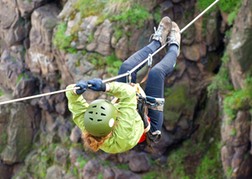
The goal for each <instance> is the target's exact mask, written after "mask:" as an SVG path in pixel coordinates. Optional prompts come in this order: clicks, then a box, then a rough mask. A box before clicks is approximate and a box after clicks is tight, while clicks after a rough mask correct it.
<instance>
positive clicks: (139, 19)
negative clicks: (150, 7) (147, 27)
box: [111, 4, 149, 28]
mask: <svg viewBox="0 0 252 179" xmlns="http://www.w3.org/2000/svg"><path fill="white" fill-rule="evenodd" d="M148 17H149V12H148V11H147V10H146V9H145V8H144V7H142V6H140V5H138V4H136V5H134V6H133V7H132V8H130V9H128V10H126V11H123V12H121V13H120V14H118V15H116V16H112V18H111V20H112V21H117V22H120V23H121V24H122V25H121V26H125V25H132V26H135V25H136V26H137V27H138V28H141V27H143V25H144V22H145V21H146V19H148Z"/></svg>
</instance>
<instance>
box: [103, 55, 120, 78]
mask: <svg viewBox="0 0 252 179" xmlns="http://www.w3.org/2000/svg"><path fill="white" fill-rule="evenodd" d="M106 63H107V66H108V73H109V74H112V75H117V73H118V69H119V68H120V66H121V65H122V61H121V60H120V59H118V58H117V57H116V56H115V54H112V55H110V56H107V57H106Z"/></svg>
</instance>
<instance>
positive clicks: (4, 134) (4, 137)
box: [0, 131, 8, 153]
mask: <svg viewBox="0 0 252 179" xmlns="http://www.w3.org/2000/svg"><path fill="white" fill-rule="evenodd" d="M7 139H8V135H7V132H6V131H2V132H1V135H0V140H1V142H0V144H1V145H0V153H1V152H2V151H3V149H4V148H5V145H6V144H7Z"/></svg>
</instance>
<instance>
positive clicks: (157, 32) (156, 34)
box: [149, 25, 164, 42]
mask: <svg viewBox="0 0 252 179" xmlns="http://www.w3.org/2000/svg"><path fill="white" fill-rule="evenodd" d="M163 28H164V27H163V26H162V25H159V26H158V29H157V28H156V27H154V33H153V34H151V36H150V39H149V42H150V41H151V39H152V37H154V38H156V37H157V38H158V39H159V40H160V39H162V38H161V36H162V31H163Z"/></svg>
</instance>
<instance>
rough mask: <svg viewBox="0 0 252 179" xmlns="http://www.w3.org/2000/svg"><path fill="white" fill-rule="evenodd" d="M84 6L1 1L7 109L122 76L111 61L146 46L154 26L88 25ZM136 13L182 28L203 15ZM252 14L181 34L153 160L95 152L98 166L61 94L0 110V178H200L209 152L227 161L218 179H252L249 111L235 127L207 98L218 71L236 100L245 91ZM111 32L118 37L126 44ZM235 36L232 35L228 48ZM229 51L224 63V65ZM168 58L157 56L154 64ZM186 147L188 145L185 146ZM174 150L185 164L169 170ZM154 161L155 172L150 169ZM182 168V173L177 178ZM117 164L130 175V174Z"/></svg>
mask: <svg viewBox="0 0 252 179" xmlns="http://www.w3.org/2000/svg"><path fill="white" fill-rule="evenodd" d="M78 2H80V1H79V0H69V1H56V0H55V1H47V0H36V1H33V0H32V1H22V0H17V1H13V0H12V1H6V0H0V55H1V59H0V63H1V65H0V74H1V78H0V86H1V89H2V90H1V93H2V95H1V98H0V99H1V101H7V100H9V99H12V98H19V97H24V96H31V95H35V94H41V93H46V92H52V91H56V90H59V89H64V88H65V87H66V86H67V85H68V84H71V83H75V82H77V81H78V80H80V79H82V80H87V79H90V78H93V77H100V78H108V77H110V76H111V74H110V73H108V71H111V67H114V68H117V66H113V65H112V64H107V60H108V58H107V57H111V56H113V57H116V58H117V59H119V61H123V60H125V59H126V58H127V57H129V56H130V55H131V54H132V53H134V52H135V51H136V50H138V49H140V48H141V47H143V46H144V45H146V44H147V43H148V40H149V36H150V35H151V34H152V33H153V27H154V26H156V25H157V24H158V22H157V21H156V20H154V19H155V16H154V15H150V16H149V18H147V19H146V20H145V21H144V22H143V26H140V28H137V27H136V25H134V26H132V25H129V24H127V25H125V26H123V27H121V26H120V22H117V21H115V20H114V21H113V20H111V19H109V18H106V19H102V17H101V16H99V15H96V14H92V15H89V16H83V12H82V11H80V10H78V8H77V6H76V4H77V5H78ZM95 2H96V1H94V3H95ZM140 4H141V5H143V6H144V7H145V8H146V9H147V10H148V12H151V13H152V14H159V15H161V16H164V15H168V16H170V17H171V18H172V19H173V20H174V21H176V22H177V23H178V25H179V26H180V27H184V26H185V25H186V24H187V23H189V22H190V21H191V20H192V19H193V18H194V17H195V16H196V15H198V14H199V11H200V10H198V8H197V5H196V2H195V1H193V0H190V1H185V0H173V1H163V0H160V1H155V2H152V1H149V0H144V1H141V3H140ZM79 5H80V4H79ZM111 9H112V7H110V10H111ZM251 9H252V3H251V2H250V1H249V0H243V2H242V6H241V9H240V11H239V13H238V16H237V19H236V21H235V22H234V24H231V25H230V24H228V22H227V18H226V17H227V14H225V13H224V12H222V11H221V10H220V9H218V8H215V10H213V11H211V13H208V14H206V15H204V17H202V18H201V19H199V20H198V21H196V22H195V23H194V24H193V25H192V26H191V27H190V28H188V29H187V30H186V31H185V32H184V33H183V34H182V43H181V54H180V56H179V57H178V62H177V67H176V69H175V71H174V73H173V74H172V75H171V76H170V77H168V78H167V80H166V98H167V99H166V104H165V119H164V125H163V131H162V133H163V136H162V139H161V142H160V143H159V144H158V145H155V146H153V149H152V150H150V149H149V148H148V147H146V146H145V145H143V146H138V147H136V148H135V149H134V150H131V151H129V152H126V153H124V154H119V155H107V154H104V153H102V152H99V153H98V154H97V155H96V158H94V159H93V157H92V156H93V154H90V153H89V152H87V151H85V150H84V149H83V147H82V146H81V142H80V138H81V134H80V131H79V130H78V128H77V127H74V124H73V123H72V121H71V115H70V114H69V111H68V109H67V101H66V98H65V96H64V93H62V94H57V95H52V96H46V97H41V98H36V99H33V100H27V101H23V102H18V103H13V104H8V105H1V106H0V144H1V145H0V153H1V160H0V161H1V162H0V175H1V176H3V177H4V178H10V177H11V176H16V177H19V178H92V177H99V176H100V175H102V176H103V177H104V178H121V177H130V178H140V177H141V176H146V177H147V176H151V175H148V174H149V173H150V171H151V170H156V169H157V168H158V166H159V165H160V164H161V165H162V166H164V169H163V170H162V172H161V177H164V178H167V177H170V178H176V177H178V176H180V175H181V177H182V176H185V175H186V176H190V177H195V176H196V175H198V176H199V175H200V174H198V170H199V171H200V169H201V168H200V166H201V165H202V163H203V161H204V159H205V158H206V157H207V156H208V154H209V153H210V152H211V151H212V150H213V151H217V152H216V153H217V154H221V159H217V160H216V161H217V163H218V165H216V168H213V169H212V168H211V170H213V171H218V172H215V173H217V176H218V174H222V173H225V175H226V176H228V177H231V176H232V177H234V178H240V177H251V175H252V168H251V165H250V164H251V154H250V153H251V152H250V151H251V149H250V148H251V135H250V133H251V132H250V128H251V127H250V126H251V124H250V123H251V120H250V118H251V113H250V108H251V103H249V104H247V105H245V106H244V105H243V108H241V107H240V108H238V109H235V110H234V111H235V113H234V116H235V117H234V119H232V120H230V116H228V114H227V113H226V112H225V109H226V108H225V107H223V106H224V101H225V98H226V94H227V91H225V93H222V92H219V93H214V95H212V96H211V97H209V96H207V90H206V89H207V86H208V85H210V84H211V81H212V78H213V77H214V76H215V75H216V73H218V72H219V69H220V66H221V65H222V66H226V67H227V69H228V71H229V73H228V74H229V75H228V76H229V77H230V81H231V85H232V87H233V88H234V90H240V89H245V88H246V85H245V78H246V76H248V75H250V69H251V64H250V63H251V62H250V61H251V57H250V55H249V48H250V46H251V38H252V34H251V32H252V31H251V29H252V15H251V14H252V11H251ZM139 24H140V22H139ZM115 27H120V28H121V30H122V34H121V35H118V33H119V32H120V31H119V30H118V29H116V28H115ZM62 29H63V33H62V34H63V35H62V34H61V35H62V36H60V33H59V32H60V30H62ZM229 29H232V35H231V36H230V39H224V34H225V33H226V31H228V30H229ZM225 38H226V37H225ZM55 39H57V40H58V41H56V42H55ZM60 47H61V48H60ZM225 49H227V51H226V53H227V56H228V58H229V61H228V62H227V63H224V62H223V61H221V56H222V55H223V53H224V51H225ZM163 54H164V51H161V52H160V53H159V54H158V55H156V56H155V57H154V60H155V61H158V60H159V59H160V57H162V55H163ZM98 67H99V68H98ZM139 76H140V77H141V75H139ZM229 94H230V93H229ZM85 97H86V99H87V100H89V101H92V100H94V99H96V98H98V97H99V94H97V93H92V92H86V93H85ZM249 100H250V99H248V100H247V101H249ZM220 125H221V127H220ZM182 141H186V142H185V143H184V144H182V145H181V142H182ZM201 144H202V145H201ZM219 144H222V145H221V147H219ZM178 145H179V147H178V148H179V149H178V152H179V151H181V149H183V148H185V149H186V150H187V151H188V152H187V153H186V154H183V156H184V157H183V160H181V161H183V162H181V161H180V160H178V158H176V157H175V159H176V160H177V161H176V160H175V161H176V162H175V163H176V165H172V162H173V161H172V158H173V156H174V154H170V151H173V150H172V149H173V148H174V147H177V146H178ZM176 149H177V148H176ZM194 150H196V151H194ZM176 151H177V150H175V151H174V152H175V155H176ZM146 152H147V153H146ZM177 155H179V153H178V154H177ZM167 156H168V159H169V160H168V162H167ZM210 159H211V157H210ZM149 160H155V162H156V163H157V165H150V162H149ZM104 161H109V162H110V163H111V164H110V165H106V164H105V162H104ZM210 161H211V162H212V160H210ZM192 162H193V164H195V166H194V167H192V166H191V163H192ZM211 162H209V163H211ZM167 163H168V164H167ZM177 163H186V164H185V166H184V167H183V169H181V166H178V164H177ZM115 164H117V165H127V166H128V170H122V169H120V167H114V165H115ZM215 164H216V163H212V164H210V165H215ZM181 165H182V164H181ZM174 167H175V168H174ZM197 167H198V168H197ZM222 167H223V170H222ZM94 168H95V170H94ZM178 168H179V170H180V172H178V173H176V169H178ZM196 168H197V171H196ZM159 171H160V169H159ZM182 171H183V172H184V173H183V172H182ZM223 171H224V172H223ZM181 172H182V173H181ZM203 172H204V170H203ZM206 175H207V174H206ZM155 176H157V175H154V176H152V177H155ZM213 176H216V175H214V174H213Z"/></svg>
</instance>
